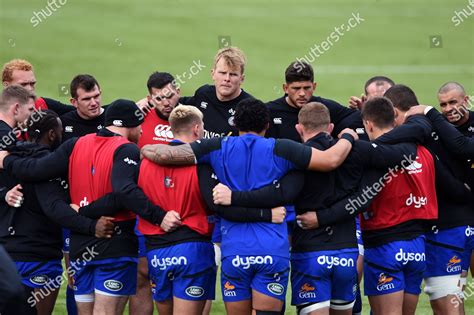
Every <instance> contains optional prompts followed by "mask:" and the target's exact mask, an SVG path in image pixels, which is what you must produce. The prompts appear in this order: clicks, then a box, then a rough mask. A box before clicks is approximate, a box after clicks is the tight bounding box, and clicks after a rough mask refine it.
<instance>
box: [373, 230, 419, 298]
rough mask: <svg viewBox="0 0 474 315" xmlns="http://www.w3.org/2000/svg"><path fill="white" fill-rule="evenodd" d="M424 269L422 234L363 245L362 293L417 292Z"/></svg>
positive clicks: (416, 293)
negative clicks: (371, 246) (385, 242)
mask: <svg viewBox="0 0 474 315" xmlns="http://www.w3.org/2000/svg"><path fill="white" fill-rule="evenodd" d="M425 270H426V255H425V237H424V236H419V237H417V238H414V239H411V240H407V241H395V242H390V243H387V244H384V245H382V246H378V247H374V248H366V249H365V255H364V293H365V295H368V296H374V295H383V294H389V293H394V292H398V291H402V290H403V291H405V293H410V294H415V295H418V294H420V292H421V288H420V287H421V281H422V280H423V274H424V272H425Z"/></svg>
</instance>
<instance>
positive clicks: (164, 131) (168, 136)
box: [153, 124, 174, 142]
mask: <svg viewBox="0 0 474 315" xmlns="http://www.w3.org/2000/svg"><path fill="white" fill-rule="evenodd" d="M154 132H155V136H156V137H154V138H153V140H163V141H168V142H169V141H171V140H173V139H174V136H173V133H172V132H171V126H170V125H161V124H160V125H156V127H155V130H154Z"/></svg>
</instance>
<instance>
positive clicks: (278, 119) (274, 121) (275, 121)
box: [273, 117, 283, 125]
mask: <svg viewBox="0 0 474 315" xmlns="http://www.w3.org/2000/svg"><path fill="white" fill-rule="evenodd" d="M273 123H274V124H275V125H281V124H282V123H283V122H282V120H281V117H275V118H273Z"/></svg>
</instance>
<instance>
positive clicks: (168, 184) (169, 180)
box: [164, 176, 174, 188]
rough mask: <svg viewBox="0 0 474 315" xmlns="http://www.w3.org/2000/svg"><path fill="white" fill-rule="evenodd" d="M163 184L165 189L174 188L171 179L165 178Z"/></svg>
mask: <svg viewBox="0 0 474 315" xmlns="http://www.w3.org/2000/svg"><path fill="white" fill-rule="evenodd" d="M164 182H165V187H166V188H173V187H174V182H173V179H172V178H171V177H169V176H165V179H164Z"/></svg>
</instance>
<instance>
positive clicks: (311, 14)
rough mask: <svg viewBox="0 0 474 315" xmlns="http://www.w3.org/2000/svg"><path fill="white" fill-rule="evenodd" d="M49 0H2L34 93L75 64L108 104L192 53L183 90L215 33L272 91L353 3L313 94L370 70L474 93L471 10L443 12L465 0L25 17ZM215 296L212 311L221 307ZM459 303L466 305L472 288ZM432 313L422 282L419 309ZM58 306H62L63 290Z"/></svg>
mask: <svg viewBox="0 0 474 315" xmlns="http://www.w3.org/2000/svg"><path fill="white" fill-rule="evenodd" d="M63 1H64V0H63ZM46 5H47V2H46V0H42V1H38V0H36V1H33V0H21V1H18V0H0V63H2V64H3V63H4V62H6V61H8V60H10V59H12V58H25V59H28V60H30V61H31V62H32V63H33V64H34V66H35V73H36V77H37V79H38V84H37V92H38V94H39V95H42V96H49V97H52V98H56V99H59V100H61V101H63V102H68V97H67V96H65V95H63V94H62V93H60V91H59V86H60V85H62V84H68V83H69V82H70V80H71V79H72V77H73V76H74V75H76V74H78V73H91V74H93V75H94V76H95V77H96V78H97V79H98V80H99V82H100V84H101V87H102V91H103V103H104V104H106V103H109V102H111V101H112V100H114V99H116V98H130V99H140V98H141V97H143V96H144V95H145V93H146V86H145V83H146V80H147V77H148V75H149V74H150V73H151V72H153V71H155V70H161V71H168V72H170V73H172V74H180V73H183V72H184V71H188V72H189V68H190V67H191V66H192V65H193V61H200V62H201V63H202V64H204V65H206V68H205V69H204V70H203V71H201V72H200V73H198V74H197V75H196V76H194V77H192V78H191V79H189V80H186V82H185V83H184V84H183V85H182V94H183V95H190V94H192V93H193V92H194V90H195V89H196V88H197V87H199V86H200V85H202V84H204V83H207V82H210V75H209V72H210V68H211V66H212V59H213V56H214V54H215V52H216V51H217V49H218V48H219V47H218V37H219V36H230V39H231V43H232V45H236V46H239V47H241V48H242V49H243V50H244V51H245V52H246V54H247V58H248V65H247V68H246V80H245V83H244V88H245V89H246V90H247V91H248V92H250V93H251V94H253V95H254V96H256V97H258V98H260V99H262V100H271V99H275V98H277V97H279V96H281V84H282V81H283V72H284V69H285V68H286V66H287V65H288V64H289V63H290V62H291V61H292V60H294V59H295V58H297V57H303V56H304V55H305V54H308V52H309V49H310V48H311V47H312V46H314V45H315V44H321V42H322V41H323V40H325V39H326V38H327V37H328V36H330V34H331V32H333V31H334V28H335V27H336V26H339V25H341V24H342V23H347V20H348V19H349V18H350V17H351V15H352V13H359V14H360V16H361V17H362V18H364V19H365V21H364V22H362V23H361V24H360V25H359V26H357V27H356V28H354V29H352V30H351V31H350V32H346V33H344V36H342V37H341V38H340V40H339V41H338V42H336V43H334V45H333V46H332V47H331V48H330V49H329V50H328V51H327V52H325V53H324V54H322V55H321V56H320V57H319V58H318V59H317V60H316V61H315V62H313V66H314V67H315V71H316V81H317V82H318V88H317V94H318V95H322V96H324V97H326V98H332V99H335V100H337V101H339V102H341V103H343V104H346V103H347V99H348V98H349V96H351V95H359V94H360V93H361V92H362V89H363V84H364V82H365V81H366V80H367V78H369V77H370V76H373V75H377V74H383V75H388V76H390V77H392V78H393V79H394V80H395V81H396V82H400V83H404V84H407V85H409V86H411V87H412V88H413V89H414V90H415V92H416V93H417V95H418V98H419V100H420V102H422V103H425V104H435V103H436V91H437V89H438V88H439V86H440V85H441V84H443V83H444V82H446V81H451V80H456V81H458V82H460V83H462V84H463V85H464V86H465V87H466V90H467V92H468V94H470V95H474V75H473V74H474V54H473V51H474V37H473V36H472V35H473V31H474V17H470V18H467V19H466V20H465V21H464V22H463V23H462V24H461V25H459V26H457V27H456V26H454V24H453V22H452V21H451V18H452V16H453V15H454V11H455V10H456V11H460V10H462V9H463V8H466V6H467V5H468V1H467V0H450V1H444V0H434V1H428V0H424V1H421V0H412V1H410V0H399V1H388V0H360V1H357V2H356V1H351V0H318V1H315V0H295V1H285V0H241V1H230V0H200V1H193V0H175V1H164V0H136V1H128V0H101V1H92V0H83V1H71V0H69V1H66V4H65V5H64V6H62V7H61V8H59V9H57V11H56V12H55V13H53V14H52V15H51V16H50V17H47V19H45V20H44V21H42V22H41V23H40V24H39V25H38V26H36V27H33V24H32V23H31V21H30V20H31V18H32V17H33V15H34V12H39V11H40V10H41V9H45V7H46ZM438 35H440V36H441V40H442V47H440V48H431V47H430V36H438ZM218 292H219V290H218ZM217 300H218V302H216V303H215V304H214V306H213V314H222V313H224V311H223V310H224V309H223V304H222V302H221V301H222V300H221V298H220V296H219V297H218V299H217ZM366 305H367V303H365V306H366ZM468 308H469V311H471V312H474V302H472V301H471V300H469V301H468ZM367 309H368V307H367V306H366V307H365V311H367ZM469 311H468V312H467V313H469ZM291 313H294V312H293V311H291V312H290V313H289V314H291ZM429 313H430V311H429V303H428V302H427V299H426V296H425V295H423V294H422V298H421V300H420V303H419V306H418V310H417V314H429ZM55 314H65V302H64V295H63V294H62V293H61V295H60V298H59V299H58V303H57V307H56V310H55Z"/></svg>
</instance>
